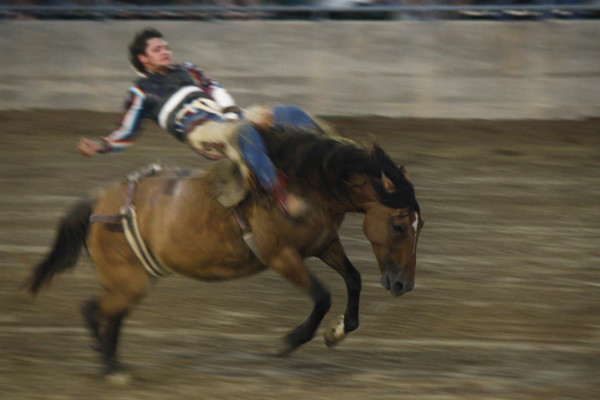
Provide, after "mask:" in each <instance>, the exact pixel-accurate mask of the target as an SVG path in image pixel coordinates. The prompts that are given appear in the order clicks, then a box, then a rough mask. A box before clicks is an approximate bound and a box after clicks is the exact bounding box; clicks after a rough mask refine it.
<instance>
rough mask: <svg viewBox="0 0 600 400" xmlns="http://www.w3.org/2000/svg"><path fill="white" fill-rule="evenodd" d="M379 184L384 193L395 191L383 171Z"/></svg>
mask: <svg viewBox="0 0 600 400" xmlns="http://www.w3.org/2000/svg"><path fill="white" fill-rule="evenodd" d="M381 183H382V184H383V188H384V189H385V191H386V192H388V193H394V192H395V191H396V185H395V184H394V182H392V180H391V179H390V178H388V177H387V175H386V174H385V172H383V171H381Z"/></svg>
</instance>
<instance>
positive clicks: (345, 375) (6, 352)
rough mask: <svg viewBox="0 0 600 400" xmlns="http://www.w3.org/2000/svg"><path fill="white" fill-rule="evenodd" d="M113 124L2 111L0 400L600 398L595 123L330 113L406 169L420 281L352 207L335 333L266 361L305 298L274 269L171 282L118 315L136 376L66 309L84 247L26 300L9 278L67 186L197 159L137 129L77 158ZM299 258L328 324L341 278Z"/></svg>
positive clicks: (29, 257)
mask: <svg viewBox="0 0 600 400" xmlns="http://www.w3.org/2000/svg"><path fill="white" fill-rule="evenodd" d="M117 119H118V116H117V115H114V114H100V113H91V112H82V111H72V112H66V111H64V112H55V111H28V112H1V113H0V156H1V159H0V187H1V188H2V190H1V193H0V226H1V229H0V256H1V260H2V261H1V263H0V398H2V399H7V400H8V399H11V400H12V399H14V400H23V399H82V398H85V399H152V400H163V399H164V400H167V399H169V400H172V399H243V400H246V399H282V398H285V399H287V400H293V399H302V400H306V399H311V400H314V399H345V400H352V399H357V400H358V399H360V400H366V399H369V400H374V399H381V400H384V399H385V400H389V399H423V400H430V399H431V400H433V399H436V400H439V399H549V398H553V399H592V398H600V386H599V385H598V382H599V381H600V302H599V301H598V300H599V299H600V270H599V268H600V264H599V261H600V246H599V243H600V241H599V238H600V233H599V232H600V230H599V229H600V211H599V208H598V204H599V200H600V185H599V184H600V179H599V178H600V120H586V121H543V122H542V121H511V122H507V121H483V120H473V121H452V120H410V119H408V120H394V119H384V118H330V120H331V121H333V122H334V123H336V124H337V125H338V126H339V127H340V129H341V130H343V131H344V132H345V133H346V134H347V135H348V136H350V137H353V138H354V139H356V140H358V141H360V142H362V143H365V144H369V143H371V142H373V141H378V142H380V143H381V144H382V145H383V147H384V148H385V149H386V150H387V151H388V152H389V153H390V154H391V155H392V157H393V158H394V159H395V160H396V161H397V162H399V163H402V164H404V165H405V166H406V168H407V169H408V171H409V172H410V174H411V176H412V179H413V181H414V184H415V186H416V190H417V195H418V198H419V200H420V203H421V208H422V212H423V216H424V218H425V220H426V223H425V227H424V229H423V232H422V235H421V241H420V243H419V251H418V259H419V261H418V267H417V281H416V287H415V290H414V291H412V292H411V293H409V294H407V295H405V296H402V297H399V298H392V297H391V296H390V295H389V293H388V292H386V291H385V290H384V289H383V288H382V287H381V286H380V285H379V271H378V268H377V266H376V263H375V260H374V256H373V253H372V251H371V249H370V247H369V244H368V242H367V241H366V239H365V237H364V236H363V234H362V231H361V222H362V220H361V216H360V215H349V216H348V217H347V219H346V221H345V224H344V226H343V230H342V236H343V242H344V244H345V247H346V250H347V253H348V255H349V258H350V259H351V260H352V261H353V263H354V264H355V265H356V266H357V268H358V269H359V271H360V272H361V273H362V277H363V291H362V298H361V300H362V301H361V310H360V311H361V326H360V328H359V329H358V331H356V332H354V333H352V334H351V336H350V337H349V338H348V339H347V340H346V341H345V342H343V343H342V344H340V345H339V346H338V347H336V348H334V349H332V350H330V349H327V348H326V347H325V346H324V344H323V340H322V337H321V336H318V337H316V338H315V339H314V340H313V341H312V342H310V343H308V344H307V345H305V346H304V347H302V348H300V349H299V350H298V351H297V352H295V353H293V354H292V355H290V356H288V357H284V358H281V357H275V356H274V354H275V351H276V350H277V349H278V348H279V344H280V339H281V337H282V336H283V335H284V334H285V333H286V332H287V331H289V330H290V329H291V328H292V327H294V326H295V325H297V324H298V323H300V322H301V321H302V320H303V319H304V318H305V317H306V316H307V315H308V313H309V311H310V307H311V304H310V301H309V299H308V297H307V296H306V295H305V294H304V293H302V292H300V291H299V290H298V289H296V288H294V287H292V286H291V285H290V284H288V283H287V282H286V281H284V280H283V279H281V278H280V277H279V276H278V275H277V274H276V273H274V272H272V271H267V272H265V273H262V274H259V275H257V276H254V277H252V278H248V279H243V280H237V281H231V282H222V283H205V282H198V281H193V280H190V279H186V278H183V277H178V276H174V277H169V278H166V279H163V280H161V281H159V282H157V284H156V286H155V288H154V289H153V291H152V293H151V295H150V296H149V297H148V298H147V299H145V301H144V302H142V304H140V305H139V306H138V308H136V309H135V311H134V312H133V313H132V314H131V315H130V316H129V318H128V319H127V321H126V323H125V326H124V329H123V338H122V342H121V348H120V355H121V357H122V359H123V360H124V361H125V362H126V363H127V364H128V366H129V371H130V376H131V379H130V381H129V382H128V383H127V384H125V385H116V384H114V383H111V382H107V381H106V380H105V379H104V378H103V377H102V376H101V375H100V369H99V363H98V359H97V355H96V354H95V353H94V352H93V351H92V350H91V349H90V348H89V344H90V340H89V338H88V333H87V332H86V331H85V330H84V328H83V324H82V319H81V317H80V314H79V307H80V305H81V303H82V302H84V301H85V300H86V299H88V298H89V297H91V296H93V295H94V294H95V293H96V292H97V291H98V284H97V282H96V280H95V277H94V270H93V267H92V266H91V265H90V262H89V260H88V259H87V257H85V256H84V257H82V260H81V261H80V263H79V265H78V267H77V268H76V269H75V270H74V271H73V272H71V273H66V274H64V275H62V276H60V277H59V278H58V279H57V280H55V281H54V283H53V284H52V286H51V287H50V288H48V289H47V290H45V291H43V292H42V293H41V294H40V295H39V296H38V297H37V298H36V299H34V298H32V297H30V296H29V295H28V294H27V293H25V292H24V291H23V290H22V289H20V285H21V283H22V280H23V279H24V278H25V276H26V275H27V273H28V271H29V269H30V267H31V266H32V265H33V264H34V263H35V262H36V261H38V260H39V259H40V258H41V257H42V256H43V253H44V252H46V251H47V250H48V247H49V246H50V244H51V241H52V239H53V236H54V229H55V226H56V223H57V221H58V219H59V218H60V216H61V215H62V213H63V212H64V211H65V210H66V209H67V208H68V207H69V205H70V204H71V203H72V202H74V201H75V199H76V198H78V197H79V196H81V195H83V194H85V193H87V192H90V191H92V190H93V189H94V188H97V187H102V186H103V185H106V184H108V183H110V182H112V181H114V180H117V179H120V178H121V177H123V176H124V175H125V174H127V173H128V172H131V171H133V170H135V169H137V168H139V167H142V166H144V165H146V164H149V163H151V162H162V163H165V164H169V165H183V166H197V167H206V166H207V165H208V164H207V162H206V161H204V160H202V159H201V158H200V157H198V156H196V155H194V154H192V152H190V151H189V150H188V149H187V148H185V146H183V145H181V144H178V143H177V142H176V141H175V140H174V139H172V138H170V137H169V136H168V135H167V134H165V133H162V132H161V131H159V130H158V129H156V128H155V127H154V126H152V124H150V123H148V124H147V129H146V130H145V131H144V132H143V133H142V136H141V137H140V138H139V140H138V143H137V144H136V146H135V147H134V148H132V149H130V150H128V151H127V152H126V153H122V154H114V155H106V156H99V157H96V158H92V159H89V158H88V159H86V158H83V157H81V156H80V155H78V153H77V152H76V150H75V143H76V141H77V139H78V137H79V136H88V137H89V136H97V135H100V134H103V133H105V132H107V131H108V130H109V129H111V128H112V127H113V126H114V125H115V123H116V122H117ZM309 265H310V267H311V269H312V270H313V271H314V272H315V273H316V274H317V275H318V276H319V277H320V279H321V280H322V281H323V282H325V283H326V284H327V286H328V287H329V288H330V289H331V291H332V293H333V300H334V305H333V308H332V311H331V312H330V314H328V316H327V317H326V319H325V321H324V324H323V326H326V325H328V324H329V323H331V322H333V321H334V320H335V319H337V317H338V315H340V314H341V313H342V312H343V310H344V306H345V287H344V283H343V281H342V279H341V278H339V276H337V274H336V273H335V272H333V271H331V270H329V269H328V268H327V267H326V266H325V265H323V264H321V263H319V262H318V261H309ZM319 333H321V330H320V331H319Z"/></svg>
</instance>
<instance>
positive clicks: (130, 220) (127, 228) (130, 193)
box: [90, 164, 172, 277]
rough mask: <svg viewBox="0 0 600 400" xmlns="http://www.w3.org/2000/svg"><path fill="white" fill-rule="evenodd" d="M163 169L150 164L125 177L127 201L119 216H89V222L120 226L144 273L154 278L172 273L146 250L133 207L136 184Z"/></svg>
mask: <svg viewBox="0 0 600 400" xmlns="http://www.w3.org/2000/svg"><path fill="white" fill-rule="evenodd" d="M162 169H163V168H162V167H161V166H160V165H158V164H151V165H149V166H148V167H146V168H144V169H142V170H139V171H136V172H134V173H131V174H129V175H127V200H126V202H125V206H124V207H123V208H122V209H121V213H120V214H112V215H108V214H95V215H92V216H90V222H92V223H93V222H100V223H106V224H121V225H122V227H123V232H124V233H125V238H126V239H127V242H128V243H129V245H130V246H131V249H132V250H133V252H134V253H135V255H136V256H137V257H138V259H139V260H140V262H141V263H142V265H143V266H144V268H145V269H146V271H147V272H148V273H149V274H150V275H152V276H154V277H161V276H166V275H169V274H171V273H172V271H171V270H170V269H168V268H167V267H165V266H164V265H162V264H161V263H160V262H159V261H158V260H157V259H156V258H155V257H154V255H153V254H152V253H151V252H150V250H148V248H147V247H146V244H145V243H144V240H143V239H142V235H141V234H140V229H139V227H138V223H137V213H136V212H135V206H134V205H133V199H134V197H135V191H136V188H137V184H138V182H139V181H140V180H141V179H142V178H145V177H147V176H152V175H155V174H156V173H158V172H159V171H161V170H162Z"/></svg>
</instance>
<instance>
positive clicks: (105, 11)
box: [0, 0, 600, 20]
mask: <svg viewBox="0 0 600 400" xmlns="http://www.w3.org/2000/svg"><path fill="white" fill-rule="evenodd" d="M424 3H427V2H424ZM356 4H357V5H353V6H319V5H292V6H289V5H260V6H220V5H165V6H133V5H124V4H118V5H117V4H111V5H106V4H102V5H51V6H37V5H10V6H8V5H0V19H13V18H39V19H219V18H242V19H243V18H254V19H311V20H319V19H390V20H395V19H398V20H401V19H469V18H470V19H474V18H480V19H545V18H600V0H598V1H594V2H589V3H586V4H581V2H578V3H573V2H571V3H565V2H556V3H553V2H550V1H546V2H535V3H533V4H502V5H487V4H484V5H482V4H478V5H443V4H435V2H434V1H431V2H430V3H427V4H423V5H402V4H397V5H378V4H364V3H360V4H359V3H356Z"/></svg>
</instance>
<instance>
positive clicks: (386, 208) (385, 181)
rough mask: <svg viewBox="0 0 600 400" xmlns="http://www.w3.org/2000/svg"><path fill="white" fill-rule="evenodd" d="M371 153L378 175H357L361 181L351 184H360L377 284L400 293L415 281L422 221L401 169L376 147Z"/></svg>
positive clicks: (410, 184) (392, 292) (407, 290)
mask: <svg viewBox="0 0 600 400" xmlns="http://www.w3.org/2000/svg"><path fill="white" fill-rule="evenodd" d="M372 155H373V157H374V160H375V161H376V162H375V165H378V166H379V168H380V169H381V171H380V176H381V177H380V178H377V179H374V178H370V179H367V178H365V177H362V179H361V178H357V181H358V182H360V181H361V180H362V181H363V183H362V185H357V186H355V187H360V186H362V187H363V188H362V190H361V191H362V196H363V201H362V203H363V206H362V207H363V209H364V211H365V219H364V221H363V230H364V233H365V236H366V237H367V239H369V241H370V242H371V246H372V247H373V251H374V253H375V257H376V258H377V262H378V264H379V268H380V269H381V274H382V276H381V284H382V285H383V287H384V288H386V289H387V290H389V291H390V292H391V294H392V295H393V296H400V295H402V294H404V293H406V292H409V291H411V290H412V289H413V287H414V284H415V268H416V261H417V243H418V241H419V234H420V232H421V228H422V227H423V224H424V221H423V218H422V216H421V212H420V208H419V203H418V202H417V200H416V197H415V191H414V187H413V185H412V183H411V182H410V181H409V179H408V177H407V174H406V172H405V171H404V168H403V167H398V166H396V164H394V162H393V161H392V160H391V159H390V158H389V157H388V156H387V155H386V154H385V153H384V151H383V150H382V149H381V148H380V147H378V146H376V147H375V148H374V149H373V152H372Z"/></svg>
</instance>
